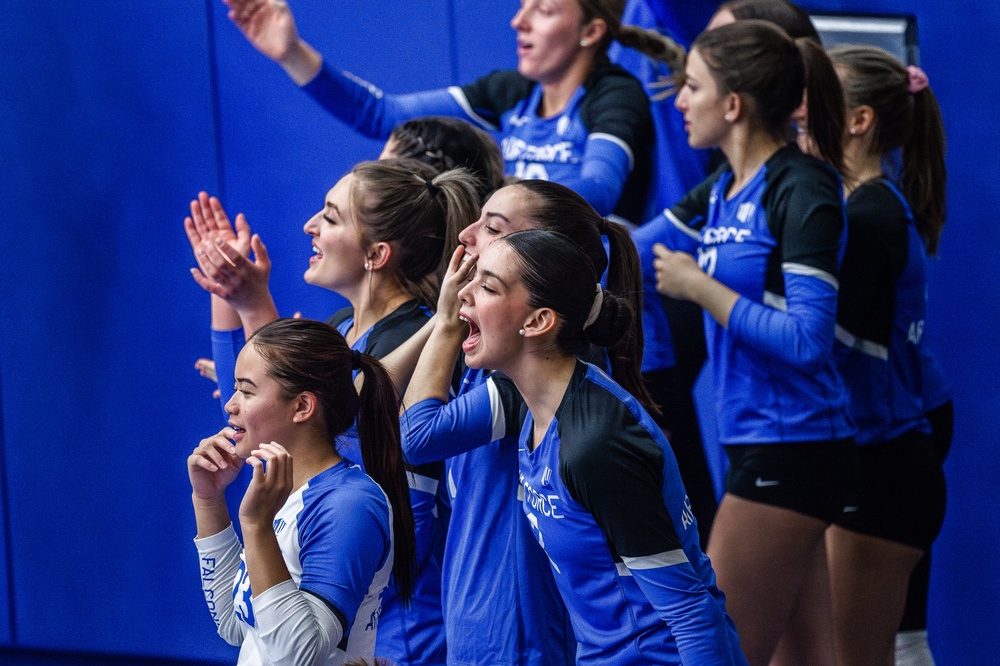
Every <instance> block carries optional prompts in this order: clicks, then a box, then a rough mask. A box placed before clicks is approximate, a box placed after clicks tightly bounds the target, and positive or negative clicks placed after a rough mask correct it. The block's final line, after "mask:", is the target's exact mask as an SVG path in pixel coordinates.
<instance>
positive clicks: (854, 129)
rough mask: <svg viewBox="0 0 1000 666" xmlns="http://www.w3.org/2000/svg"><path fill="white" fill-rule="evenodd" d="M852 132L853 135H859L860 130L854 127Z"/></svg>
mask: <svg viewBox="0 0 1000 666" xmlns="http://www.w3.org/2000/svg"><path fill="white" fill-rule="evenodd" d="M850 132H851V134H857V133H858V128H857V127H852V128H851V129H850Z"/></svg>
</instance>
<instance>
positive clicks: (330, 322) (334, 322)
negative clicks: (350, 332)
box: [326, 305, 354, 328]
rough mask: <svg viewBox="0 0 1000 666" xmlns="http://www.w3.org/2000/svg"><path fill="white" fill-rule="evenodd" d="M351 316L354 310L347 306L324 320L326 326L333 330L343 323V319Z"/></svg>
mask: <svg viewBox="0 0 1000 666" xmlns="http://www.w3.org/2000/svg"><path fill="white" fill-rule="evenodd" d="M353 316H354V308H352V307H351V306H350V305H348V306H346V307H342V308H340V309H339V310H337V311H336V312H334V313H333V314H332V315H330V318H329V319H327V320H326V325H327V326H332V327H333V328H337V327H338V326H340V325H341V324H343V323H344V320H345V319H347V318H348V317H353Z"/></svg>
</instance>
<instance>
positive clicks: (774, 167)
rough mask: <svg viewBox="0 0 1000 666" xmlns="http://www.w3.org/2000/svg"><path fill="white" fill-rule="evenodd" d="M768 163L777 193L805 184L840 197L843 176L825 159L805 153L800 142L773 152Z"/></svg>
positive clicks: (769, 178)
mask: <svg viewBox="0 0 1000 666" xmlns="http://www.w3.org/2000/svg"><path fill="white" fill-rule="evenodd" d="M765 166H766V168H767V173H766V176H765V178H766V180H767V184H768V190H769V191H771V192H772V193H774V194H781V193H784V192H788V191H793V190H796V189H798V188H805V189H810V190H816V191H820V192H824V193H825V194H826V195H827V196H830V197H833V198H835V199H836V200H837V201H839V200H840V176H839V175H838V174H837V172H836V171H834V169H833V168H832V167H831V166H830V165H828V164H826V163H825V162H822V161H820V160H818V159H816V158H815V157H811V156H809V155H806V154H804V153H803V152H802V151H801V150H799V149H798V148H797V147H796V146H791V145H790V146H787V147H785V148H782V149H781V150H779V151H778V152H776V153H775V154H774V155H773V156H771V158H770V159H769V160H768V161H767V163H766V165H765Z"/></svg>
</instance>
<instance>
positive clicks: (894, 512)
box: [836, 431, 946, 550]
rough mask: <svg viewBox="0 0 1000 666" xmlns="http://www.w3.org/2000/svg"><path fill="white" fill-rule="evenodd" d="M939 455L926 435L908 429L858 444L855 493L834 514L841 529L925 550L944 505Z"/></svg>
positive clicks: (940, 521) (934, 533)
mask: <svg viewBox="0 0 1000 666" xmlns="http://www.w3.org/2000/svg"><path fill="white" fill-rule="evenodd" d="M945 503H946V497H945V485H944V473H943V471H942V469H941V459H940V458H939V457H938V455H937V453H936V452H935V451H934V447H933V445H932V443H931V439H930V437H929V436H928V435H925V434H923V433H919V432H912V431H911V432H908V433H906V434H905V435H901V436H899V437H897V438H896V439H894V440H892V441H890V442H885V443H884V444H868V445H866V446H860V447H858V497H857V504H856V506H849V507H848V508H847V509H845V510H844V513H843V514H842V515H841V517H840V518H838V519H837V521H836V522H837V524H838V525H840V526H841V527H843V528H844V529H848V530H851V531H853V532H860V533H861V534H867V535H869V536H874V537H880V538H882V539H889V540H890V541H896V542H898V543H903V544H906V545H908V546H913V547H914V548H919V549H921V550H927V549H928V548H930V545H931V544H932V543H934V539H935V538H936V537H937V535H938V532H940V531H941V524H942V523H943V522H944V511H945Z"/></svg>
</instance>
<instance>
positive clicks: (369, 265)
mask: <svg viewBox="0 0 1000 666" xmlns="http://www.w3.org/2000/svg"><path fill="white" fill-rule="evenodd" d="M371 269H372V262H370V261H366V262H365V270H366V271H370V270H371Z"/></svg>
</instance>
